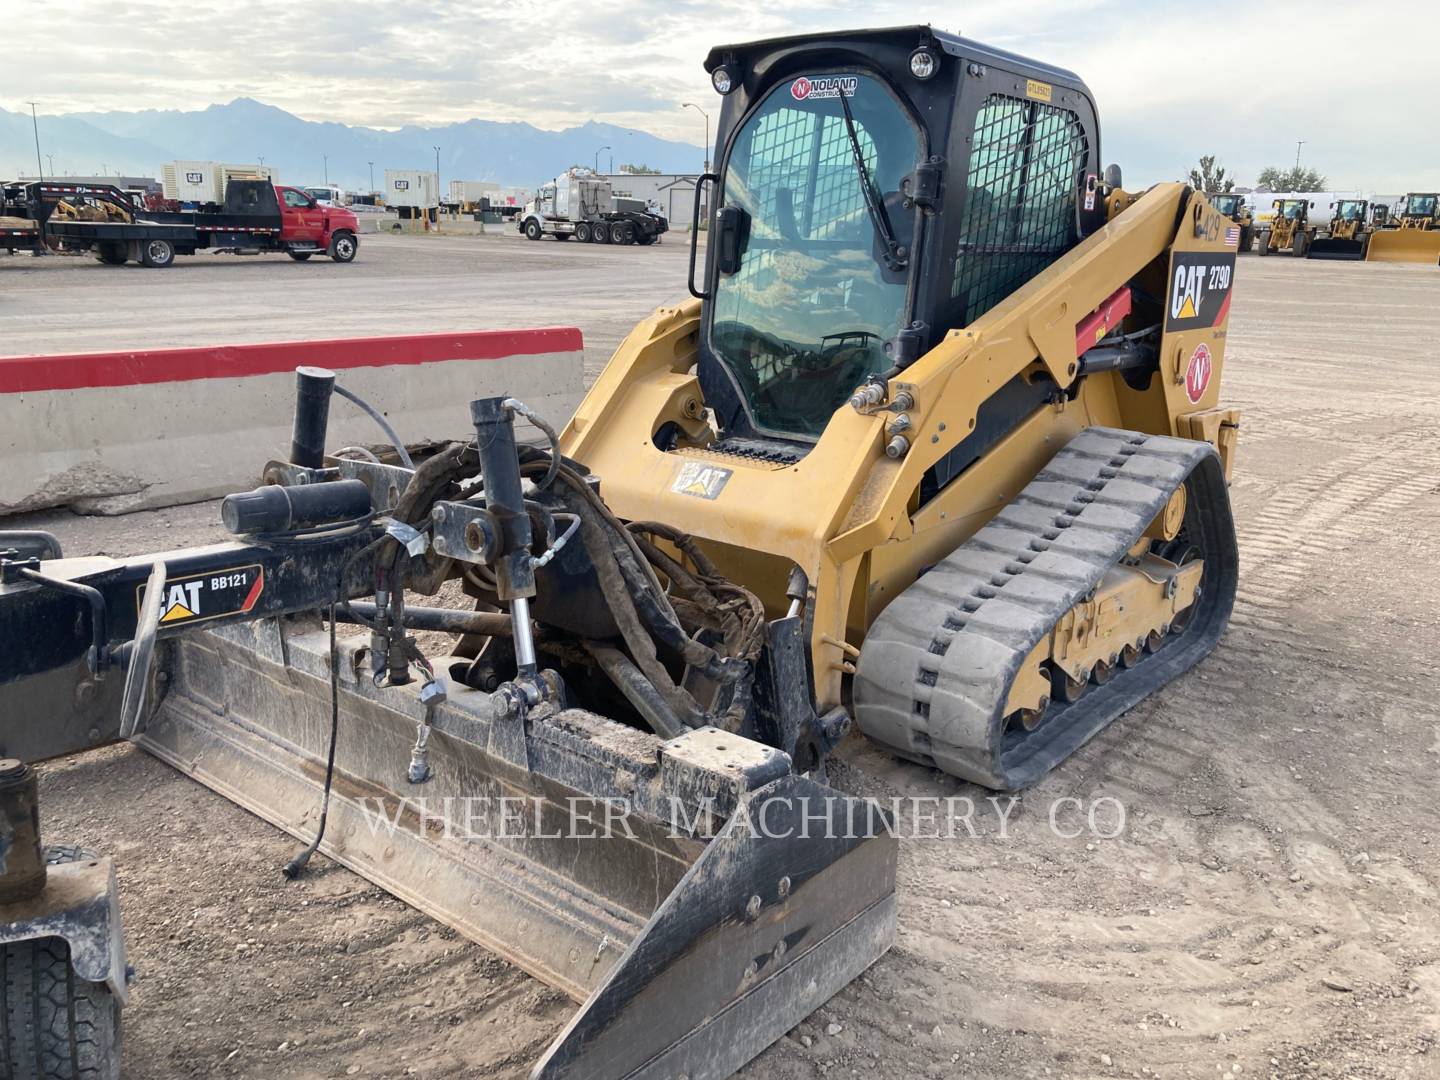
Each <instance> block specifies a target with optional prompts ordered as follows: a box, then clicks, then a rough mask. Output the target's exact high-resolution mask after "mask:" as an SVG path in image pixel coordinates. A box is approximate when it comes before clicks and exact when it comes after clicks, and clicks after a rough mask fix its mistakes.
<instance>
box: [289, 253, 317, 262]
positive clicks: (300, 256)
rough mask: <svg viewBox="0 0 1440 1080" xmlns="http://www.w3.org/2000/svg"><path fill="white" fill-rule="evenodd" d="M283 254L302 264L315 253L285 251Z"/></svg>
mask: <svg viewBox="0 0 1440 1080" xmlns="http://www.w3.org/2000/svg"><path fill="white" fill-rule="evenodd" d="M285 254H286V255H289V256H290V257H291V258H292V259H294V260H295V261H296V262H304V261H305V260H306V259H308V258H310V256H311V255H314V254H315V253H314V252H313V251H287V252H286V253H285Z"/></svg>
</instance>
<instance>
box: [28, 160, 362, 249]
mask: <svg viewBox="0 0 1440 1080" xmlns="http://www.w3.org/2000/svg"><path fill="white" fill-rule="evenodd" d="M5 201H6V208H7V209H8V211H9V212H12V213H17V212H23V213H24V214H26V215H27V216H28V217H29V219H30V220H32V221H33V222H34V223H35V226H36V229H37V230H38V233H36V234H35V236H36V238H37V239H38V237H40V236H43V237H44V238H45V239H46V240H48V241H52V242H54V243H55V244H57V245H58V246H60V247H66V248H71V249H76V248H78V249H83V250H89V251H91V252H93V253H94V255H95V257H96V258H97V259H98V260H99V261H100V262H102V263H105V264H106V265H108V266H122V265H124V264H125V263H127V262H136V263H139V264H140V265H142V266H149V267H155V268H161V267H166V266H170V265H171V264H172V263H173V262H174V261H175V257H176V256H177V255H194V254H195V253H196V252H198V251H206V250H208V251H213V252H232V253H235V254H259V253H260V252H265V251H271V252H284V253H285V254H287V255H289V256H290V257H291V258H292V259H295V260H297V261H300V262H303V261H305V260H306V259H309V258H310V257H311V256H312V255H328V256H329V257H330V258H331V259H332V260H334V261H335V262H350V261H351V260H352V259H354V258H355V255H356V252H357V251H358V250H359V239H358V236H357V233H358V231H359V222H358V221H357V219H356V218H355V215H354V214H353V213H351V212H350V211H349V210H347V209H345V208H343V207H328V206H321V205H320V204H319V203H318V202H316V200H315V199H314V198H313V197H312V196H310V195H308V194H307V193H305V192H304V191H303V190H302V189H300V188H292V187H277V186H275V185H273V184H271V183H270V182H269V181H268V180H232V181H231V182H230V184H229V185H228V187H227V189H226V194H225V207H224V209H223V210H222V211H220V212H218V213H189V212H186V213H175V212H165V211H153V210H147V209H144V208H143V207H140V206H137V205H135V203H134V202H133V201H132V200H131V199H130V198H129V196H128V195H127V194H126V193H125V192H122V191H121V190H120V189H119V188H116V187H113V186H111V185H80V184H55V183H45V182H43V181H42V182H38V183H32V184H26V185H19V186H17V187H12V188H9V189H7V191H6V200H5ZM62 203H65V204H74V203H79V204H82V205H85V206H97V207H105V206H108V207H111V208H116V209H117V210H118V212H119V213H118V215H116V214H112V215H111V219H109V220H87V219H85V218H81V217H74V216H70V215H69V214H66V215H63V216H62V215H61V214H60V213H58V211H59V209H60V207H61V205H62ZM118 217H123V218H128V220H119V219H117V218H118ZM0 243H3V240H0ZM30 243H31V245H32V246H33V245H34V244H35V243H36V239H32V240H31V241H30ZM17 246H18V245H17Z"/></svg>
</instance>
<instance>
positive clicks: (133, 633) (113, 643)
mask: <svg viewBox="0 0 1440 1080" xmlns="http://www.w3.org/2000/svg"><path fill="white" fill-rule="evenodd" d="M705 66H706V70H707V71H708V72H709V74H710V77H711V82H712V84H713V86H714V88H715V90H716V92H717V94H718V95H719V96H720V99H721V102H722V104H721V109H720V122H719V134H718V137H717V142H716V155H715V156H716V159H717V161H718V162H719V165H718V167H717V171H716V172H714V173H711V174H707V175H706V176H704V177H703V178H702V180H701V183H700V185H699V190H698V191H697V196H696V202H697V209H698V206H699V205H700V203H701V200H702V198H704V197H705V196H706V194H707V193H708V202H707V203H706V205H708V207H709V211H708V213H709V234H708V235H709V242H708V244H707V245H706V249H705V251H704V257H703V258H701V257H700V254H701V253H700V250H699V248H698V247H694V246H692V249H691V258H690V288H691V291H692V293H693V294H694V297H693V299H690V300H687V301H686V302H684V303H681V304H679V305H677V306H674V307H668V308H662V309H661V310H659V311H657V312H656V313H655V314H654V315H652V316H651V317H649V318H647V319H646V320H644V321H643V322H641V323H640V324H639V325H638V326H637V327H636V328H635V329H634V330H633V331H632V332H631V333H630V335H629V336H628V337H627V338H626V339H625V341H624V342H623V343H622V344H621V345H620V347H619V348H618V349H617V351H616V353H615V355H614V356H613V357H612V359H611V360H610V362H609V364H608V366H607V367H606V368H605V369H604V371H603V372H602V373H601V375H600V376H599V378H598V379H597V381H596V382H595V384H594V386H593V387H592V388H591V390H590V392H589V394H588V396H587V397H586V398H585V400H584V401H583V403H582V405H581V406H580V408H579V409H578V411H577V412H576V414H575V415H574V416H573V417H572V418H570V420H569V422H568V423H567V424H565V425H564V426H563V428H562V429H560V430H556V427H555V426H554V425H552V424H550V423H548V422H547V421H546V419H545V418H544V417H539V416H537V415H535V413H534V412H533V411H532V410H530V409H529V408H528V407H527V406H526V405H525V404H524V402H522V401H517V400H514V399H511V398H487V399H480V400H477V401H474V402H472V403H471V404H470V421H471V426H472V427H473V430H474V437H473V439H470V440H467V441H461V442H456V443H454V444H451V445H448V446H446V447H444V448H442V449H440V450H439V451H438V452H435V453H434V454H433V455H432V456H430V457H428V458H426V459H424V460H420V461H413V460H411V459H410V457H409V455H408V453H407V452H406V450H405V447H404V446H397V447H396V449H395V451H394V452H393V453H391V454H388V455H387V456H386V458H385V460H372V457H374V455H371V454H366V455H358V454H356V453H355V452H354V451H350V450H347V451H344V452H332V453H326V430H327V417H328V415H329V402H330V399H331V393H332V390H333V388H334V377H333V376H332V375H331V374H330V373H328V372H325V371H321V370H313V369H301V370H300V371H299V372H298V373H297V376H296V378H297V393H296V404H295V411H294V425H293V430H294V435H293V439H292V445H291V447H290V450H289V452H288V454H285V455H283V456H280V457H277V459H276V460H275V461H273V462H271V463H270V464H269V465H268V466H267V467H266V468H265V470H264V472H263V480H264V485H263V486H261V487H259V488H256V489H255V490H254V491H250V492H241V493H237V494H235V495H233V496H231V497H229V498H227V499H226V500H225V502H224V504H223V506H222V518H223V520H224V522H225V524H226V525H227V527H228V528H229V529H230V530H231V531H232V532H233V533H234V534H235V537H236V539H235V540H234V541H233V542H231V543H227V544H223V545H219V546H214V547H208V548H199V549H191V550H186V551H176V552H166V553H162V554H159V555H148V556H142V557H136V558H129V559H119V560H112V559H104V558H95V559H65V558H58V557H55V552H53V551H49V552H45V551H40V552H36V551H30V552H28V553H27V550H25V546H24V545H23V544H21V543H20V542H19V541H15V542H0V547H6V546H8V547H9V548H10V551H9V552H8V554H7V555H6V556H5V558H4V561H3V563H0V569H3V584H0V628H3V629H0V636H4V637H5V638H6V640H5V644H6V646H7V647H6V648H5V649H3V650H0V716H3V717H4V739H5V746H4V750H5V753H6V754H8V755H10V756H12V757H18V758H23V759H25V760H30V761H33V760H39V759H43V758H46V757H50V756H54V755H56V754H60V753H67V752H72V751H74V750H76V749H80V748H83V747H86V746H92V745H97V744H100V743H104V742H108V741H113V740H116V739H120V738H130V739H134V740H135V741H136V742H138V743H139V745H140V746H142V747H143V748H145V749H146V750H147V751H149V752H150V753H153V754H155V755H157V756H159V757H160V758H162V759H163V760H165V761H167V762H169V763H170V764H172V765H173V766H174V767H176V768H177V769H180V770H182V771H184V772H186V773H188V774H189V775H191V776H193V777H195V778H196V779H198V780H199V781H201V782H202V783H205V784H207V785H209V786H211V787H212V788H214V789H215V790H216V791H219V792H221V793H222V794H224V795H225V796H226V797H228V798H231V799H233V800H235V801H236V802H238V803H240V804H241V805H243V806H246V807H248V808H249V809H251V810H252V811H254V812H255V813H257V814H259V815H260V816H262V817H263V818H265V819H266V820H268V821H271V822H273V823H275V824H276V825H277V826H279V827H280V828H282V829H284V830H287V831H288V832H290V833H292V834H293V835H294V836H295V837H297V838H298V839H300V840H302V841H305V842H308V845H309V846H308V847H307V848H306V849H305V850H304V851H302V852H301V853H300V854H299V855H297V856H296V857H295V858H294V859H293V860H292V861H291V862H290V863H289V864H287V867H286V870H287V873H290V874H292V875H294V874H299V873H301V872H303V868H304V863H305V861H306V860H307V859H308V858H309V857H310V855H311V853H313V852H314V851H316V850H319V851H322V852H324V853H325V854H327V855H329V856H330V857H332V858H334V859H337V860H339V861H340V862H342V863H344V864H345V865H346V866H349V867H351V868H352V869H354V870H355V871H356V872H358V873H360V874H362V875H364V876H365V877H367V878H369V879H370V880H372V881H374V882H376V883H378V884H380V885H382V886H383V887H384V888H386V889H388V890H389V891H391V892H392V893H394V894H395V895H396V896H399V897H401V898H403V899H405V900H406V901H408V902H409V903H412V904H414V905H415V906H417V907H418V908H420V909H421V910H423V911H425V912H427V913H429V914H431V915H433V916H434V917H435V918H437V919H440V920H442V921H444V922H446V923H448V924H450V925H452V926H454V927H456V928H458V929H459V930H460V931H461V932H463V933H465V934H467V935H468V936H470V937H472V938H473V939H475V940H477V941H479V942H481V943H483V944H485V945H486V946H488V947H490V948H492V949H494V950H495V951H496V952H497V953H499V954H500V955H502V956H504V957H506V958H508V959H510V960H512V961H513V962H514V963H516V964H518V965H519V966H520V967H522V968H524V969H525V970H526V971H529V972H531V973H533V974H534V975H536V976H537V977H538V978H540V979H543V980H545V981H546V982H548V983H550V984H551V985H553V986H557V987H559V988H561V989H562V990H564V991H565V992H567V993H569V994H570V995H572V996H573V997H574V998H575V999H576V1000H577V1001H579V1002H580V1006H579V1011H578V1012H577V1013H576V1015H575V1018H574V1019H573V1021H572V1022H571V1023H570V1024H569V1025H568V1026H567V1027H566V1028H565V1030H564V1031H563V1032H562V1033H561V1034H560V1035H559V1036H558V1037H557V1039H556V1040H555V1042H554V1044H553V1045H552V1046H551V1047H550V1049H549V1050H548V1051H547V1052H546V1053H545V1055H544V1056H543V1057H542V1059H541V1060H540V1061H539V1062H537V1063H536V1065H535V1067H534V1074H533V1075H534V1076H536V1077H545V1078H549V1077H586V1078H603V1080H619V1078H632V1077H646V1078H651V1077H653V1078H660V1077H667V1078H673V1077H677V1076H685V1077H687V1078H689V1080H700V1078H710V1077H715V1078H718V1077H724V1076H727V1075H729V1074H730V1073H731V1072H732V1071H734V1070H735V1069H737V1068H739V1067H740V1066H741V1065H743V1064H744V1063H745V1062H746V1061H748V1060H749V1059H750V1058H752V1057H753V1056H755V1055H756V1054H758V1053H759V1052H760V1051H762V1050H763V1049H764V1048H765V1047H766V1046H768V1045H769V1044H770V1043H771V1042H773V1041H774V1040H775V1039H777V1038H779V1037H780V1036H781V1035H783V1034H784V1033H785V1031H787V1030H788V1029H789V1028H790V1027H792V1026H793V1025H794V1024H795V1023H797V1022H798V1021H799V1020H801V1019H802V1018H803V1017H805V1016H806V1015H807V1014H808V1013H810V1012H811V1011H812V1010H814V1009H815V1008H817V1007H818V1006H820V1005H821V1004H822V1003H823V1002H824V1001H825V1000H826V999H827V998H828V997H830V996H831V995H832V994H834V993H835V992H836V991H838V990H839V989H840V988H841V987H843V986H844V985H845V984H846V983H847V982H849V981H850V980H851V979H853V978H855V977H856V976H857V975H858V974H859V973H860V972H861V971H862V970H863V969H864V968H865V967H866V966H867V965H869V964H871V963H873V962H874V961H875V960H876V959H878V958H879V957H880V956H881V955H882V954H883V953H884V951H885V949H886V948H887V947H888V945H889V944H890V942H891V941H892V940H893V936H894V932H895V871H896V855H897V838H896V836H895V835H894V823H893V822H892V821H891V820H890V819H889V818H888V817H887V816H886V815H885V814H884V813H883V812H882V811H881V810H880V809H878V808H877V807H875V806H874V805H872V804H871V803H869V802H867V801H866V800H863V799H860V798H857V797H854V796H852V795H849V794H846V793H844V792H841V791H838V790H836V789H834V788H832V787H830V786H828V784H827V783H826V761H827V758H828V756H829V755H830V753H831V752H832V751H834V749H835V748H836V746H837V745H838V744H840V743H841V741H842V740H843V739H844V738H845V737H846V734H847V732H849V731H850V730H851V729H852V726H853V727H858V729H859V730H860V731H862V732H864V733H865V734H866V735H867V736H869V737H870V738H872V739H875V740H878V741H879V742H881V743H882V744H884V745H885V746H888V747H890V748H891V749H892V750H893V751H894V752H895V753H896V754H898V755H900V756H902V757H903V758H906V759H909V760H911V761H915V762H919V763H921V764H923V765H925V766H928V767H932V768H936V769H941V770H944V771H946V772H948V773H951V774H953V775H954V776H957V777H960V778H963V779H966V780H969V781H973V782H975V783H978V784H982V785H985V786H987V787H990V788H995V789H999V790H1014V789H1019V788H1023V787H1025V786H1027V785H1029V784H1032V783H1033V782H1035V781H1036V780H1037V779H1039V778H1040V777H1042V776H1043V775H1045V773H1046V771H1047V770H1049V769H1052V768H1055V767H1057V766H1061V765H1062V763H1063V762H1064V761H1065V759H1066V758H1067V756H1069V755H1070V754H1071V753H1073V752H1074V751H1075V750H1077V749H1078V748H1079V747H1081V746H1082V745H1083V744H1085V743H1086V742H1087V740H1089V739H1091V738H1092V737H1094V736H1095V735H1096V734H1097V733H1098V732H1100V731H1101V730H1103V729H1104V728H1105V727H1106V726H1107V725H1108V724H1110V723H1111V722H1112V721H1114V720H1115V719H1116V718H1117V717H1118V716H1120V714H1121V713H1123V712H1124V711H1125V710H1126V709H1127V708H1129V707H1130V706H1131V705H1133V704H1135V703H1136V702H1138V701H1140V700H1142V699H1143V698H1145V697H1146V696H1147V695H1149V694H1151V693H1153V692H1155V691H1156V690H1158V689H1160V688H1161V687H1162V686H1164V685H1165V684H1166V683H1167V682H1169V681H1170V680H1171V679H1174V678H1175V677H1177V676H1178V675H1180V674H1181V673H1183V672H1184V671H1186V670H1187V669H1188V668H1189V667H1191V666H1192V665H1193V664H1195V663H1196V662H1198V661H1199V660H1200V659H1201V658H1202V657H1203V656H1204V655H1205V654H1206V653H1207V652H1209V651H1210V649H1211V648H1212V647H1213V646H1214V644H1215V642H1216V640H1217V639H1218V637H1219V635H1220V633H1221V631H1222V629H1223V628H1224V626H1225V624H1226V621H1227V619H1228V616H1229V613H1230V608H1231V604H1232V601H1233V598H1234V592H1235V580H1236V566H1237V554H1236V546H1235V532H1234V526H1233V523H1232V520H1231V514H1230V505H1229V500H1228V494H1227V481H1226V478H1227V474H1228V470H1229V469H1230V467H1231V465H1232V462H1233V458H1234V453H1235V446H1236V439H1237V435H1238V427H1239V413H1238V412H1237V411H1236V410H1235V409H1233V408H1227V407H1226V406H1224V405H1223V404H1221V401H1220V376H1221V371H1222V367H1223V362H1224V356H1225V346H1226V330H1227V325H1228V317H1229V311H1230V301H1231V296H1232V291H1233V287H1234V270H1235V260H1236V246H1237V240H1236V237H1235V235H1234V233H1233V231H1232V230H1231V228H1230V225H1231V223H1230V222H1229V221H1228V219H1227V218H1226V217H1225V216H1224V215H1222V214H1220V213H1218V212H1217V211H1216V210H1215V208H1214V207H1213V206H1212V205H1211V204H1210V203H1209V202H1208V201H1207V200H1206V198H1205V197H1204V196H1203V195H1202V194H1199V193H1197V192H1194V191H1192V190H1190V189H1189V188H1187V187H1186V186H1185V185H1183V184H1160V185H1157V186H1154V187H1151V188H1149V189H1147V190H1145V191H1140V192H1130V191H1126V190H1125V189H1124V187H1123V185H1122V178H1121V176H1120V172H1119V170H1118V168H1115V167H1113V166H1112V167H1110V168H1108V169H1103V170H1102V167H1101V164H1100V161H1101V158H1100V130H1099V124H1098V120H1097V117H1096V112H1095V106H1094V103H1093V101H1092V98H1091V95H1090V92H1089V91H1088V89H1087V88H1086V86H1085V84H1084V83H1083V82H1081V81H1080V79H1079V78H1078V77H1076V76H1075V75H1073V74H1071V73H1069V72H1066V71H1063V70H1061V69H1059V68H1054V67H1050V66H1048V65H1045V64H1041V63H1037V62H1033V61H1030V60H1026V59H1023V58H1021V57H1018V56H1015V55H1012V54H1010V53H1006V52H1003V51H1000V50H995V49H991V48H988V47H986V46H984V45H981V44H978V43H976V42H973V41H969V40H967V39H964V38H960V37H955V36H952V35H949V34H945V33H941V32H938V31H935V30H932V29H931V28H928V27H921V26H916V27H910V28H901V29H890V30H870V31H855V32H832V33H823V34H816V35H809V36H804V37H793V38H783V39H777V40H769V41H760V42H753V43H749V44H739V45H732V46H725V47H721V48H717V49H715V50H713V51H712V52H711V53H710V55H709V57H708V58H707V60H706V63H705ZM692 240H693V237H692ZM377 404H380V405H382V406H383V402H380V403H377ZM519 421H525V422H526V423H527V424H532V425H534V426H535V428H536V429H538V430H539V431H541V432H543V433H544V437H543V438H542V439H541V440H540V443H539V444H538V445H536V446H530V445H527V444H525V443H524V442H523V441H521V440H518V439H517V436H516V423H517V422H519ZM417 434H418V433H417ZM387 437H388V438H390V440H391V441H392V442H397V443H398V442H399V437H398V436H396V435H394V433H391V434H390V435H388V436H387ZM42 556H44V557H42ZM457 592H458V594H459V595H463V596H464V597H465V601H464V603H465V604H466V605H468V606H465V607H460V606H456V605H457V600H458V596H457ZM122 673H123V674H122ZM77 685H79V686H84V687H87V688H88V689H87V690H86V691H85V692H84V693H80V692H78V691H77ZM121 869H122V874H123V867H122V868H121Z"/></svg>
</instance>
